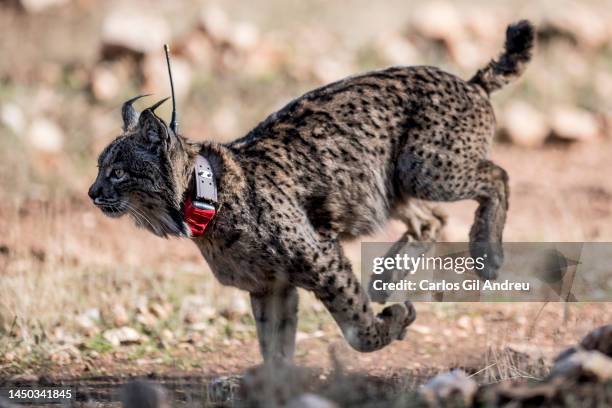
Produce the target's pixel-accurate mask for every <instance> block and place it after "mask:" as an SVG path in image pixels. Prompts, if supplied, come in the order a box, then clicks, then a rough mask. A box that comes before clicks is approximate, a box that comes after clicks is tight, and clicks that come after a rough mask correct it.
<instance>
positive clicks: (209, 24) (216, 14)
mask: <svg viewBox="0 0 612 408" xmlns="http://www.w3.org/2000/svg"><path fill="white" fill-rule="evenodd" d="M199 25H200V28H202V29H203V30H204V32H205V33H206V34H207V35H208V36H209V37H210V38H211V39H212V40H213V41H215V42H219V43H223V42H227V41H228V39H229V38H230V35H231V26H230V22H229V19H228V17H227V14H226V13H225V11H224V10H223V9H221V8H220V7H218V6H208V7H206V8H204V9H203V10H202V11H201V12H200V24H199Z"/></svg>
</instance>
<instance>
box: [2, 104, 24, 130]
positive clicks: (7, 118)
mask: <svg viewBox="0 0 612 408" xmlns="http://www.w3.org/2000/svg"><path fill="white" fill-rule="evenodd" d="M0 121H1V122H2V124H3V125H5V126H6V127H7V128H9V129H10V130H11V131H12V132H13V133H15V134H21V133H23V131H24V130H25V127H26V119H25V115H24V114H23V111H22V110H21V108H20V107H19V106H17V105H16V104H14V103H6V104H4V105H2V108H1V109H0Z"/></svg>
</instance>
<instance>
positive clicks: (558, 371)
mask: <svg viewBox="0 0 612 408" xmlns="http://www.w3.org/2000/svg"><path fill="white" fill-rule="evenodd" d="M550 376H551V378H554V377H565V378H578V377H582V376H589V377H595V378H597V380H598V381H600V382H605V381H609V380H611V379H612V359H611V358H609V357H608V356H606V355H605V354H603V353H601V352H599V351H597V350H591V351H585V350H578V351H576V352H575V353H572V354H570V355H569V356H568V357H567V358H564V359H562V360H558V361H557V362H556V363H555V365H554V366H553V368H552V369H551V371H550Z"/></svg>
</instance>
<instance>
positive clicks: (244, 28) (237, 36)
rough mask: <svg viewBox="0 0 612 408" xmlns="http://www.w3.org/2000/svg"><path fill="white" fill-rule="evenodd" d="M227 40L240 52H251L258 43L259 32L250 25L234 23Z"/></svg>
mask: <svg viewBox="0 0 612 408" xmlns="http://www.w3.org/2000/svg"><path fill="white" fill-rule="evenodd" d="M228 40H229V43H230V45H231V46H233V47H234V48H236V49H238V50H240V51H248V50H252V49H253V48H255V46H257V43H258V42H259V31H258V30H257V27H256V26H255V25H253V24H251V23H248V22H240V23H236V24H234V26H233V28H232V30H231V34H230V38H229V39H228Z"/></svg>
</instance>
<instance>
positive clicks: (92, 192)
mask: <svg viewBox="0 0 612 408" xmlns="http://www.w3.org/2000/svg"><path fill="white" fill-rule="evenodd" d="M101 192H102V188H101V186H100V185H99V184H98V183H93V184H92V185H91V187H89V191H88V192H87V194H88V195H89V198H91V199H92V200H93V201H94V202H95V201H96V198H98V197H99V196H100V193H101Z"/></svg>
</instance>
